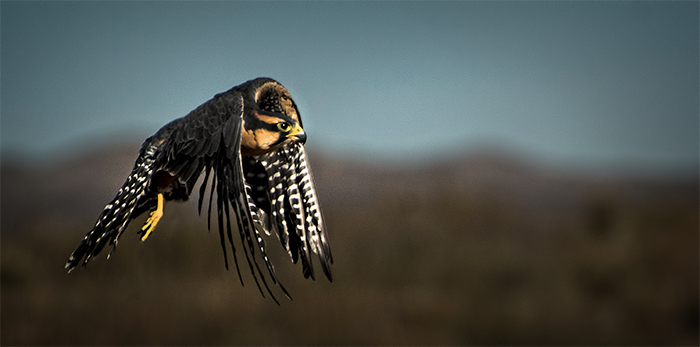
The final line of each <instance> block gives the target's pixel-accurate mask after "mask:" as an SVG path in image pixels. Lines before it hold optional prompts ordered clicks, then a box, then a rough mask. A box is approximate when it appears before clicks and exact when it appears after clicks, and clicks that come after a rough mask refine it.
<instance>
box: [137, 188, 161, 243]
mask: <svg viewBox="0 0 700 347" xmlns="http://www.w3.org/2000/svg"><path fill="white" fill-rule="evenodd" d="M160 217H163V194H161V193H158V207H157V208H156V210H155V211H153V212H151V214H150V215H149V216H148V220H147V221H146V224H144V225H143V228H141V230H143V231H144V234H143V236H142V237H141V241H146V239H147V238H148V235H150V234H151V232H152V231H153V229H155V228H156V225H157V224H158V221H159V220H160Z"/></svg>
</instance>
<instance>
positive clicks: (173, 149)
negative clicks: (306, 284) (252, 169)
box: [163, 88, 289, 301]
mask: <svg viewBox="0 0 700 347" xmlns="http://www.w3.org/2000/svg"><path fill="white" fill-rule="evenodd" d="M243 103H244V101H243V97H242V95H241V93H240V92H239V91H238V90H236V88H234V89H232V90H230V91H228V92H225V93H222V94H218V95H216V96H215V97H214V98H213V99H212V100H210V101H209V102H207V103H205V104H203V105H202V106H200V107H198V108H197V109H195V110H194V111H192V112H191V113H190V114H189V115H187V116H185V117H184V118H182V120H181V121H180V122H179V124H178V127H177V128H176V129H175V130H174V132H173V134H172V136H171V137H170V138H169V139H168V140H167V141H169V143H168V144H167V145H166V150H165V152H166V154H165V157H164V162H163V169H164V170H165V171H167V172H168V173H169V174H170V175H171V176H173V177H177V178H178V180H179V181H181V183H183V184H185V186H186V187H187V194H188V195H189V193H190V192H191V190H192V188H193V186H194V184H195V183H196V181H197V179H198V178H199V176H200V175H201V173H202V172H203V173H204V181H203V182H202V185H201V186H200V188H199V202H198V209H199V212H200V214H201V211H202V205H203V202H204V198H205V196H206V190H207V185H208V183H209V182H210V181H211V187H210V188H209V207H208V210H207V220H208V222H207V225H208V226H209V227H211V212H212V206H214V200H213V197H214V193H215V192H216V204H215V206H216V217H217V224H218V231H219V238H220V242H221V248H222V251H223V254H224V264H225V266H226V268H227V269H228V251H227V247H226V243H227V240H228V244H229V245H230V247H231V251H232V254H233V258H234V259H233V261H234V264H235V265H236V272H237V273H238V276H239V278H240V279H241V284H243V280H242V278H241V274H240V268H239V267H238V259H237V256H236V248H235V246H234V241H233V239H234V235H233V232H232V228H231V223H232V222H234V220H235V223H236V225H237V227H238V232H239V235H238V236H239V237H240V240H241V244H242V246H243V247H242V249H243V254H244V256H245V258H246V260H247V263H248V266H249V269H250V272H251V273H252V275H253V278H254V280H255V283H256V285H257V287H258V289H259V290H260V292H261V293H263V291H262V288H261V286H260V283H259V281H258V275H259V277H260V281H261V282H262V284H263V286H264V287H265V289H266V291H267V292H268V293H270V296H272V298H273V299H275V298H274V295H273V294H272V292H271V291H270V288H269V286H268V284H267V281H266V280H265V276H264V274H263V272H262V271H261V269H260V266H259V265H258V262H257V260H256V248H257V249H258V250H259V251H260V254H261V256H262V258H263V260H264V261H265V264H266V267H267V269H268V271H267V272H268V274H269V276H270V278H271V279H272V282H273V283H274V284H277V285H279V286H280V288H281V289H282V291H283V292H284V293H285V295H287V296H289V294H288V293H287V291H286V289H284V287H283V286H282V285H281V284H280V283H279V281H278V280H277V276H276V275H275V272H274V268H273V267H272V264H271V263H270V261H269V259H268V257H267V254H266V251H265V243H264V240H263V239H262V237H260V234H259V232H258V230H257V229H256V228H255V226H254V225H253V217H252V215H251V210H250V207H249V202H248V195H247V193H246V184H245V180H244V178H243V166H242V162H241V155H240V146H241V128H242V125H243V120H242V117H243V112H244V107H243V106H244V104H243ZM210 177H211V179H210ZM231 212H233V216H232V215H231ZM263 296H264V293H263ZM275 301H277V300H276V299H275Z"/></svg>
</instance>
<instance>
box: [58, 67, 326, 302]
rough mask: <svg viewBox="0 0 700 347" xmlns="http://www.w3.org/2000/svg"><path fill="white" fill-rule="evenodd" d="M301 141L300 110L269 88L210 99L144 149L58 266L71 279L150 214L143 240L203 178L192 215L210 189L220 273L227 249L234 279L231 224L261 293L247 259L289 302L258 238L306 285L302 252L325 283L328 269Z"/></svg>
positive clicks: (245, 87)
mask: <svg viewBox="0 0 700 347" xmlns="http://www.w3.org/2000/svg"><path fill="white" fill-rule="evenodd" d="M305 140H306V134H305V133H304V131H303V129H302V123H301V117H300V115H299V110H298V109H297V106H296V104H295V103H294V101H293V100H292V98H291V96H290V95H289V92H288V91H287V90H286V89H285V88H284V87H283V86H282V85H281V84H279V83H278V82H277V81H275V80H272V79H269V78H257V79H254V80H251V81H248V82H246V83H243V84H241V85H239V86H236V87H233V88H232V89H230V90H228V91H226V92H224V93H220V94H217V95H215V96H214V98H212V99H211V100H209V101H207V102H205V103H204V104H202V105H200V106H199V107H197V108H196V109H195V110H193V111H192V112H190V113H189V114H188V115H187V116H185V117H182V118H179V119H176V120H174V121H172V122H170V123H168V124H167V125H165V126H163V127H162V128H161V129H160V130H158V131H157V132H156V133H155V134H154V135H153V136H151V137H149V138H148V139H146V141H144V143H143V145H142V146H141V150H140V152H139V156H138V158H137V159H136V163H135V165H134V169H133V170H132V172H131V174H130V175H129V176H128V177H127V179H126V182H125V183H124V185H123V186H122V188H121V189H119V191H118V192H117V195H116V197H115V198H114V199H113V200H112V201H111V202H110V203H109V204H107V206H105V209H104V211H103V212H102V214H101V215H100V216H99V218H98V220H97V223H96V224H95V226H94V227H93V229H92V230H91V231H90V232H89V233H88V234H87V235H86V236H85V238H84V239H83V240H82V242H81V243H80V245H79V246H78V248H77V249H76V250H75V251H74V252H73V254H72V255H71V256H70V258H69V259H68V262H67V263H66V266H65V267H66V268H67V269H68V270H69V271H70V270H72V269H73V268H74V267H76V266H77V265H78V264H79V263H81V261H82V265H83V266H85V265H86V264H87V263H88V261H89V260H90V259H91V257H93V256H95V255H97V254H98V253H100V251H101V250H102V248H104V246H105V245H109V246H110V253H111V251H112V250H113V249H114V248H115V247H116V246H117V242H118V241H119V237H120V235H121V233H122V232H123V231H124V229H125V228H126V227H127V225H128V224H129V222H130V221H131V220H133V219H134V218H136V217H138V216H139V215H141V214H143V213H144V212H146V211H149V212H150V216H149V219H148V221H147V222H146V225H144V227H143V228H142V229H141V231H140V233H141V234H142V240H145V239H146V238H147V237H148V236H149V234H150V233H151V232H152V231H153V230H154V228H155V227H156V225H157V224H158V221H159V219H160V218H161V217H162V216H163V215H167V213H164V212H163V201H164V200H165V201H168V200H183V201H186V200H188V198H189V196H190V194H191V193H192V191H193V189H194V185H195V183H196V182H197V179H198V178H199V177H200V176H201V174H202V173H204V177H205V179H204V181H203V183H202V184H201V186H200V188H199V202H198V207H199V211H200V213H201V209H202V205H203V201H204V198H205V195H206V189H207V184H208V182H209V181H211V187H210V192H209V207H208V212H207V215H208V216H209V217H208V221H209V222H208V225H211V209H212V206H215V208H216V217H217V221H218V230H219V236H220V240H221V247H222V249H223V254H224V262H225V264H226V268H228V255H227V254H228V252H227V250H226V248H227V247H226V243H227V242H226V241H227V240H228V243H229V245H230V247H231V249H232V252H233V256H234V263H235V264H236V269H237V271H238V275H239V277H240V270H239V268H238V262H237V259H236V248H235V247H234V241H233V239H234V236H233V231H234V230H233V229H232V228H231V222H232V221H233V220H235V221H236V224H237V226H238V230H239V236H240V240H241V244H242V246H243V247H242V249H243V254H244V255H245V257H246V260H247V263H248V265H249V268H250V271H251V272H252V274H253V278H254V279H255V281H256V284H257V285H258V288H259V289H260V290H261V293H263V292H262V289H261V286H260V283H259V282H258V276H257V275H259V277H260V279H261V281H262V283H263V286H264V287H265V288H266V290H267V291H268V292H269V293H270V295H271V296H272V297H273V298H274V296H273V295H272V292H271V291H270V289H269V287H268V285H267V281H266V280H265V276H264V274H263V272H262V271H261V270H260V267H259V266H258V263H257V261H256V260H255V257H256V253H259V254H260V256H261V257H262V259H263V260H264V262H265V265H266V267H267V272H268V276H269V278H270V279H271V280H272V282H273V283H274V284H278V285H279V286H280V288H282V290H283V291H284V293H285V294H286V295H287V296H289V294H288V293H287V291H286V290H285V289H284V287H282V286H281V284H279V281H278V280H277V277H276V275H275V271H274V268H273V267H272V264H271V263H270V261H269V259H268V257H267V254H266V251H265V242H264V239H263V237H262V233H266V234H271V233H276V234H277V236H278V238H279V240H280V241H281V243H282V246H283V247H284V248H285V249H286V250H287V252H288V253H289V255H290V257H291V259H292V261H293V262H294V263H296V262H297V260H298V259H301V263H302V270H303V274H304V276H305V277H307V278H308V277H311V278H313V279H315V276H314V270H313V266H312V260H311V253H315V254H316V255H317V256H318V260H319V262H320V264H321V268H322V270H323V272H324V273H325V275H326V277H327V278H328V279H329V280H331V281H332V277H331V271H330V264H332V262H333V260H332V256H331V251H330V247H329V244H328V240H327V235H326V230H325V226H324V223H323V218H322V215H321V210H320V207H319V204H318V199H317V197H316V191H315V188H314V184H313V177H312V175H311V171H310V169H309V167H308V164H307V158H306V152H305V150H304V142H305ZM214 193H216V203H214V201H213V196H214ZM108 257H109V255H108ZM256 274H257V275H256ZM241 281H242V280H241ZM263 295H264V294H263ZM275 301H276V300H275Z"/></svg>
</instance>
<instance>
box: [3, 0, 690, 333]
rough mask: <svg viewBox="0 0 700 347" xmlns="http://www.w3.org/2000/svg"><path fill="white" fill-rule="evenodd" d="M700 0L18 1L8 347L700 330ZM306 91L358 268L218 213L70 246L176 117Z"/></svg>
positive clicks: (333, 214)
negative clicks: (230, 262) (316, 271)
mask: <svg viewBox="0 0 700 347" xmlns="http://www.w3.org/2000/svg"><path fill="white" fill-rule="evenodd" d="M699 12H700V9H699V5H698V3H697V2H438V3H433V2H378V3H375V2H291V3H287V2H284V3H283V2H204V3H201V2H1V3H0V43H1V45H2V50H1V51H0V64H1V67H0V68H1V71H2V73H1V75H0V87H1V89H0V91H1V94H0V97H1V106H2V109H1V119H0V120H1V122H0V135H1V137H0V139H1V145H2V156H1V157H0V164H1V169H2V172H1V173H0V175H1V176H0V182H1V185H0V189H1V190H0V192H1V198H2V200H1V203H2V209H1V215H0V223H1V224H0V227H1V234H0V236H1V237H2V243H1V251H2V258H1V264H2V268H1V275H2V277H1V284H2V288H1V293H2V306H1V307H0V308H1V310H0V314H1V317H0V318H1V320H0V322H1V341H0V342H1V343H2V344H3V345H210V344H219V345H243V344H244V345H319V344H329V345H339V344H343V345H385V344H387V345H388V344H391V345H470V344H476V345H494V344H497V345H511V344H518V345H525V344H528V345H547V344H557V345H583V344H585V345H592V344H594V345H697V344H698V343H699V342H700V341H699V335H698V334H699V332H698V326H699V325H700V319H699V316H700V309H699V306H700V303H699V300H698V294H699V288H698V275H699V274H700V269H699V265H698V262H699V252H698V248H699V245H700V240H699V235H698V229H699V225H698V220H699V218H700V217H699V211H700V206H699V201H700V199H699V189H700V187H699V182H698V174H699V172H698V166H699V159H698V148H699V140H698V139H699V137H700V136H699V128H700V125H699V120H698V114H699V109H698V107H699V106H698V105H699V95H700V89H699V86H698V76H699V75H700V72H699V68H698V66H699V58H698V52H699V42H700V38H699V35H698V32H699V31H698V27H699V23H698V14H699ZM259 76H267V77H272V78H275V79H277V80H278V81H280V82H281V83H282V84H283V85H285V86H286V87H287V88H288V89H289V90H290V93H291V94H292V96H293V97H294V99H295V101H296V102H297V104H298V106H299V108H300V111H301V114H302V117H303V119H304V125H305V129H306V130H307V133H308V134H309V141H308V142H307V147H308V148H309V151H310V161H311V166H312V168H313V170H314V174H315V177H316V181H317V186H318V193H319V196H320V200H321V203H322V206H323V209H324V213H325V218H326V221H327V224H328V225H327V226H328V230H329V234H330V241H331V246H332V249H333V255H334V259H335V264H334V267H333V272H334V283H332V284H331V283H328V282H327V281H326V280H325V279H323V278H319V280H318V281H317V282H312V281H309V280H304V279H303V277H302V273H301V268H300V266H295V265H293V264H291V263H290V262H289V260H288V258H287V257H286V254H284V252H283V251H282V249H281V247H277V246H276V245H275V243H277V241H276V240H274V236H273V237H272V238H270V240H268V244H271V246H273V247H268V248H272V250H273V252H272V253H273V254H272V258H273V261H274V264H275V267H276V269H277V272H278V275H279V277H280V279H281V280H282V282H283V283H284V285H285V287H286V288H287V289H288V290H289V292H290V293H291V295H292V297H293V298H294V299H293V301H288V300H286V299H285V298H284V296H283V295H282V293H281V291H279V290H278V289H277V288H274V289H273V291H274V292H275V295H276V297H277V298H278V299H280V303H281V306H277V305H276V304H275V303H274V302H273V301H272V300H270V298H262V296H261V295H260V293H258V291H257V289H256V287H255V285H254V282H253V280H252V278H251V276H250V275H249V274H247V273H244V274H243V281H244V283H245V286H244V287H241V285H240V283H239V280H238V278H237V275H236V273H235V271H226V270H225V268H224V266H223V256H222V255H221V251H220V245H219V241H218V234H217V233H216V232H213V233H210V232H207V229H206V218H204V217H199V216H197V213H196V210H195V209H196V203H193V202H189V203H184V204H177V203H170V204H168V205H166V216H165V218H164V220H163V221H162V222H161V224H159V226H158V229H157V230H156V232H155V234H154V235H152V236H151V237H150V238H149V239H148V240H147V241H146V242H143V243H142V242H140V241H139V240H138V237H137V236H136V234H135V231H136V230H138V229H137V228H138V227H140V225H141V224H142V223H143V222H144V219H145V217H144V216H142V217H141V218H139V219H137V220H135V221H134V222H133V223H132V224H131V226H130V227H129V228H128V229H127V231H126V232H125V234H124V235H123V236H122V239H121V242H120V243H119V248H118V249H117V251H116V253H114V254H113V256H112V257H111V258H110V259H109V260H106V259H104V256H103V255H101V256H100V257H98V258H97V259H94V260H93V261H92V262H91V263H90V266H89V268H88V269H77V270H76V271H73V272H72V273H71V274H70V275H66V274H65V272H64V270H63V264H64V263H65V260H66V259H67V258H68V256H69V255H70V253H71V252H72V251H73V250H74V248H75V247H76V246H77V245H78V243H79V242H80V240H81V239H82V237H83V236H84V234H85V233H86V232H87V231H89V230H90V228H91V227H92V225H93V223H94V222H95V220H96V218H97V216H98V215H99V213H100V212H101V211H102V208H103V207H104V205H105V204H106V203H108V202H109V201H110V200H111V198H112V197H113V196H114V194H115V193H116V191H117V190H118V189H119V187H120V186H121V184H122V183H123V181H124V179H125V178H126V176H127V174H128V173H129V172H130V170H131V168H132V166H133V163H134V160H135V158H136V155H137V153H138V148H139V145H140V143H141V141H143V140H144V139H145V138H146V137H148V136H149V135H151V134H152V133H154V132H155V131H156V130H157V129H158V128H160V127H161V126H162V125H164V124H165V123H167V122H169V121H171V120H172V119H174V118H178V117H181V116H184V115H185V114H187V113H188V112H189V111H190V110H192V109H194V108H195V107H197V106H198V105H199V104H201V103H203V102H204V101H206V100H208V99H209V98H211V97H212V96H213V95H214V94H216V93H219V92H222V91H225V90H227V89H229V88H231V87H232V86H234V85H237V84H240V83H242V82H245V81H247V80H249V79H252V78H255V77H259Z"/></svg>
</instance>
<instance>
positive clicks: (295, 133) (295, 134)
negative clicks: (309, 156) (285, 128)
mask: <svg viewBox="0 0 700 347" xmlns="http://www.w3.org/2000/svg"><path fill="white" fill-rule="evenodd" d="M287 138H288V139H290V140H292V141H296V142H299V143H301V144H302V145H303V144H304V143H306V133H305V132H304V129H302V128H301V127H300V126H299V125H295V126H294V128H292V130H290V131H289V133H288V134H287Z"/></svg>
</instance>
